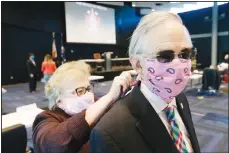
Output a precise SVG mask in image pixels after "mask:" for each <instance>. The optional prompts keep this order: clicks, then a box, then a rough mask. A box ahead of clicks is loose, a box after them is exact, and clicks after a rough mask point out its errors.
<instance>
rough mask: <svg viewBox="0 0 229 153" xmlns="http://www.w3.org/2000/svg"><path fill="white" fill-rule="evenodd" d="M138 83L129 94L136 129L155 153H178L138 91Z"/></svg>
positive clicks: (154, 113)
mask: <svg viewBox="0 0 229 153" xmlns="http://www.w3.org/2000/svg"><path fill="white" fill-rule="evenodd" d="M139 86H140V83H138V85H136V86H135V88H134V89H133V91H132V92H131V94H132V95H131V96H132V101H131V104H130V105H129V106H128V107H129V110H130V111H131V112H132V114H133V115H134V116H135V117H136V119H137V123H136V127H137V129H138V131H139V133H140V134H141V135H142V137H143V139H144V140H145V141H146V144H148V146H149V147H150V148H151V149H152V152H157V153H178V150H177V148H176V147H175V145H174V143H173V141H172V139H171V137H170V135H169V133H168V131H167V129H166V127H165V126H164V124H163V122H162V121H161V119H160V118H159V116H158V114H157V113H156V112H155V110H154V109H153V108H152V106H151V105H150V103H149V102H148V101H147V99H146V98H145V97H144V95H143V94H142V93H141V91H140V87H139Z"/></svg>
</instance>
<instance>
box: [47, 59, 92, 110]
mask: <svg viewBox="0 0 229 153" xmlns="http://www.w3.org/2000/svg"><path fill="white" fill-rule="evenodd" d="M89 76H90V66H89V65H88V64H86V63H85V62H83V61H73V62H67V63H64V64H63V65H61V66H60V67H59V68H58V69H57V70H56V71H55V72H54V74H53V75H52V76H51V78H50V79H49V81H48V83H47V84H46V86H45V95H46V97H47V98H48V99H49V109H50V110H51V109H52V108H53V106H54V105H55V104H56V101H57V100H59V99H61V97H62V96H63V94H64V91H65V90H67V89H70V88H74V86H75V83H76V82H75V80H83V79H87V78H88V77H89Z"/></svg>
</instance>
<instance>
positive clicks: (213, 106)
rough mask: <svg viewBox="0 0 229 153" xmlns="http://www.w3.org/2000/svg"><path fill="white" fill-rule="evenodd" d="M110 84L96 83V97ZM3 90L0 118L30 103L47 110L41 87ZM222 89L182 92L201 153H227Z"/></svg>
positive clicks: (39, 85) (225, 114)
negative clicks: (204, 92)
mask: <svg viewBox="0 0 229 153" xmlns="http://www.w3.org/2000/svg"><path fill="white" fill-rule="evenodd" d="M111 83H112V82H111V81H107V82H100V83H98V84H97V85H96V86H95V95H96V96H97V97H101V96H103V95H104V94H105V93H107V92H108V91H109V88H110V86H111ZM197 87H198V86H197ZM4 88H5V89H6V90H7V92H6V93H4V94H2V113H3V114H7V113H11V112H15V111H16V108H17V107H19V106H23V105H27V104H32V103H36V104H37V106H38V107H40V108H45V109H46V108H47V107H48V100H47V99H46V98H45V95H44V86H43V84H42V83H38V88H37V89H38V92H37V93H32V94H31V93H29V92H28V84H19V85H13V86H7V87H4ZM223 88H224V90H222V91H224V93H222V95H221V96H218V97H216V96H215V97H204V98H202V99H198V98H197V97H196V92H197V90H196V89H188V88H187V89H186V90H185V93H186V96H187V98H188V101H189V105H190V108H191V113H192V118H193V122H194V126H195V130H196V133H197V137H198V140H199V144H200V147H201V152H228V85H223ZM225 91H226V92H225ZM30 143H32V142H31V140H30Z"/></svg>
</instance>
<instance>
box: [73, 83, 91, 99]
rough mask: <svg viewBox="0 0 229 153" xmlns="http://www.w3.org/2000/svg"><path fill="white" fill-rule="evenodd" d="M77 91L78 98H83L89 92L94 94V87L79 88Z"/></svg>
mask: <svg viewBox="0 0 229 153" xmlns="http://www.w3.org/2000/svg"><path fill="white" fill-rule="evenodd" d="M75 91H76V94H77V95H78V96H82V95H84V94H85V93H86V92H87V91H88V92H93V86H92V85H89V86H88V87H86V88H85V87H79V88H76V89H75Z"/></svg>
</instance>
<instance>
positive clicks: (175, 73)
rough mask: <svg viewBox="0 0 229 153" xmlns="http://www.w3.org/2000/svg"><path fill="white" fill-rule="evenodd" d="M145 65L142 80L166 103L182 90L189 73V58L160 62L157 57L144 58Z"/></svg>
mask: <svg viewBox="0 0 229 153" xmlns="http://www.w3.org/2000/svg"><path fill="white" fill-rule="evenodd" d="M145 66H146V72H145V74H144V75H145V77H144V79H143V80H142V82H143V83H144V84H145V85H146V86H147V87H148V89H149V90H150V91H152V92H153V93H154V94H156V95H158V96H159V97H161V98H162V99H163V100H164V101H165V102H167V103H170V102H171V101H172V99H173V98H174V97H176V96H177V95H178V94H180V93H181V92H182V91H183V90H184V88H185V86H186V85H187V83H188V80H189V76H190V75H191V60H184V59H178V58H175V59H173V61H171V62H169V63H160V62H158V61H157V59H145Z"/></svg>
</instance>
